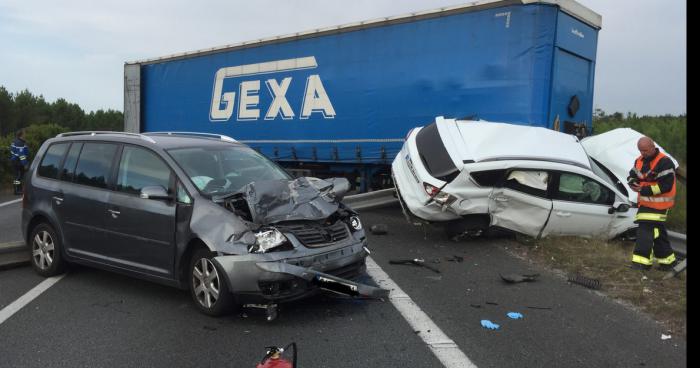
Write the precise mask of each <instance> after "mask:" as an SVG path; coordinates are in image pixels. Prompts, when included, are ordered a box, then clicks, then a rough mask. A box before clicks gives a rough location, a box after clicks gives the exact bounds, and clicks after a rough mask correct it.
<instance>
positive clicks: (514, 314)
mask: <svg viewBox="0 0 700 368" xmlns="http://www.w3.org/2000/svg"><path fill="white" fill-rule="evenodd" d="M507 315H508V318H511V319H521V318H523V315H522V314H521V313H518V312H509V313H508V314H507Z"/></svg>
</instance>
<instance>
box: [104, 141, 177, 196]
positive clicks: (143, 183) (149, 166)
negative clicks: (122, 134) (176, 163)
mask: <svg viewBox="0 0 700 368" xmlns="http://www.w3.org/2000/svg"><path fill="white" fill-rule="evenodd" d="M154 185H160V186H162V187H163V188H165V189H166V190H167V189H168V188H169V186H170V168H168V165H166V164H165V162H163V160H161V159H160V158H159V157H158V156H157V155H156V154H155V153H153V152H151V151H148V150H146V149H143V148H139V147H134V146H124V150H123V151H122V158H121V162H120V163H119V174H118V175H117V190H118V191H120V192H126V193H132V194H139V193H140V192H141V189H143V188H144V187H148V186H154Z"/></svg>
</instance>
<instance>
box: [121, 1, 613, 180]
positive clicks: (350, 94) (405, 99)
mask: <svg viewBox="0 0 700 368" xmlns="http://www.w3.org/2000/svg"><path fill="white" fill-rule="evenodd" d="M600 28H601V17H600V15H598V14H596V13H595V12H593V11H592V10H590V9H588V8H586V7H584V6H583V5H581V4H579V3H577V2H575V1H572V0H548V1H534V0H518V1H513V0H506V1H479V2H473V3H469V4H465V5H459V6H454V7H449V8H441V9H436V10H431V11H424V12H420V13H412V14H408V15H403V16H396V17H389V18H383V19H378V20H373V21H366V22H358V23H353V24H347V25H343V26H338V27H331V28H326V29H319V30H314V31H309V32H301V33H296V34H292V35H287V36H279V37H272V38H267V39H261V40H256V41H251V42H244V43H240V44H236V45H228V46H223V47H217V48H212V49H207V50H199V51H194V52H188V53H183V54H177V55H170V56H165V57H160V58H155V59H149V60H142V61H134V62H127V63H125V67H124V112H125V130H126V131H130V132H153V131H194V132H206V133H216V134H223V135H228V136H231V137H233V138H235V139H236V140H239V141H241V142H244V143H246V144H248V145H250V146H251V147H253V148H255V149H257V150H258V151H260V152H261V153H263V154H265V155H266V156H268V157H269V158H271V159H273V160H275V161H277V162H278V163H280V164H282V165H283V166H285V167H286V168H287V169H289V170H291V171H295V172H297V173H301V174H304V175H313V176H318V177H330V176H345V177H348V178H349V179H351V182H352V183H357V184H358V185H359V186H360V187H359V188H358V189H359V190H361V191H365V190H372V189H378V188H380V187H385V186H388V185H390V182H389V177H390V176H389V166H390V164H391V161H392V160H393V158H394V157H395V156H396V154H397V153H398V151H399V150H400V149H401V146H402V144H403V140H404V137H405V135H406V133H407V132H408V131H409V130H410V129H411V128H413V127H415V126H420V125H425V124H427V123H430V122H431V121H433V119H434V118H435V116H444V117H448V118H469V117H471V118H478V119H484V120H490V121H500V122H509V123H513V124H522V125H531V126H543V127H548V128H551V129H555V130H560V131H564V132H569V133H572V134H578V135H586V134H589V133H590V132H591V124H592V115H593V81H594V71H595V61H596V48H597V39H598V31H599V30H600Z"/></svg>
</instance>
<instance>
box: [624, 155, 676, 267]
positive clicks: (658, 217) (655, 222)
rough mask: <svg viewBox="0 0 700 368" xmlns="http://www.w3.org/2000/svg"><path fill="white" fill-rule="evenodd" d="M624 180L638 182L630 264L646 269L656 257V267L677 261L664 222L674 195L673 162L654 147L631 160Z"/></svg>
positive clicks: (669, 265)
mask: <svg viewBox="0 0 700 368" xmlns="http://www.w3.org/2000/svg"><path fill="white" fill-rule="evenodd" d="M627 180H628V182H630V183H632V182H638V183H639V185H640V188H641V189H640V191H639V193H638V198H637V203H638V205H639V209H638V211H637V216H636V217H635V223H637V224H639V227H638V229H637V242H636V245H635V247H634V253H633V255H632V265H633V267H634V268H639V269H648V268H651V265H652V263H653V261H654V259H656V260H657V262H658V263H659V267H660V268H662V269H669V268H671V267H673V266H674V265H675V264H676V263H677V261H676V255H675V254H674V253H673V249H672V248H671V243H670V242H669V241H668V233H667V232H666V226H665V223H666V216H667V215H668V210H669V209H670V208H671V207H673V204H674V198H675V196H676V171H675V165H674V163H673V161H672V160H671V159H670V158H669V157H668V156H666V155H665V154H664V153H663V152H660V151H659V149H658V148H656V154H655V155H654V156H652V157H649V158H644V157H643V156H639V157H638V158H637V159H636V160H635V163H634V168H632V170H630V175H629V177H628V178H627Z"/></svg>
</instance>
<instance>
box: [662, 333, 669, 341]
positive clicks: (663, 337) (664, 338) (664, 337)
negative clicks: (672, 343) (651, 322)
mask: <svg viewBox="0 0 700 368" xmlns="http://www.w3.org/2000/svg"><path fill="white" fill-rule="evenodd" d="M670 338H671V335H664V334H661V340H668V339H670Z"/></svg>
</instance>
